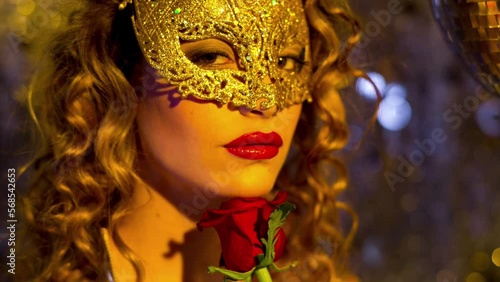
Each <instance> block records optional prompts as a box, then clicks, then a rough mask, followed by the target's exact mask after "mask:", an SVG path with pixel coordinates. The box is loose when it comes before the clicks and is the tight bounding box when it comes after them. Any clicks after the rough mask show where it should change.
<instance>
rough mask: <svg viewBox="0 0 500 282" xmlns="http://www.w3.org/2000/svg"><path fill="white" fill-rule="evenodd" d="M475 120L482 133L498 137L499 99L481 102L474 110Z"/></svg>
mask: <svg viewBox="0 0 500 282" xmlns="http://www.w3.org/2000/svg"><path fill="white" fill-rule="evenodd" d="M476 121H477V123H478V125H479V128H480V129H481V131H482V132H483V133H484V134H486V135H489V136H493V137H500V99H499V98H492V99H489V100H487V101H485V102H483V103H482V104H481V106H479V110H478V111H477V112H476Z"/></svg>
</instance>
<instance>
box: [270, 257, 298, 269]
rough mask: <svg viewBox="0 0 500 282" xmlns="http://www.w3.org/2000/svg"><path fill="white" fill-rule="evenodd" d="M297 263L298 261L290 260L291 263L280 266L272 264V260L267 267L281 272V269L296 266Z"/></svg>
mask: <svg viewBox="0 0 500 282" xmlns="http://www.w3.org/2000/svg"><path fill="white" fill-rule="evenodd" d="M298 263H299V261H298V260H296V261H294V262H292V263H291V264H289V265H287V266H285V267H281V268H280V267H278V266H277V265H276V264H274V262H273V263H271V265H269V268H270V269H272V270H274V271H276V272H283V271H287V270H289V269H290V268H292V267H296V266H297V264H298Z"/></svg>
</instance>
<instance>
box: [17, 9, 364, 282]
mask: <svg viewBox="0 0 500 282" xmlns="http://www.w3.org/2000/svg"><path fill="white" fill-rule="evenodd" d="M344 27H347V29H345V28H344ZM335 29H337V30H335ZM357 31H358V26H357V23H356V21H355V20H353V18H352V17H351V16H350V12H349V9H348V7H347V6H346V5H345V4H343V3H341V2H339V1H327V0H324V1H315V0H310V1H305V3H303V2H302V1H300V0H293V1H292V0H287V1H280V0H276V1H267V0H266V1H264V0H256V1H247V0H235V1H225V0H210V1H188V0H178V1H166V0H157V1H153V0H149V1H147V0H133V1H124V2H121V3H120V2H117V1H112V0H94V1H88V2H86V3H84V5H83V7H82V8H81V9H78V10H77V11H76V12H74V13H73V15H72V17H71V20H70V24H69V27H68V28H67V29H66V30H65V31H64V32H61V33H60V34H59V35H58V36H57V37H56V38H55V40H54V41H53V42H52V44H51V47H50V60H51V64H50V65H49V70H46V71H41V72H40V73H44V74H45V79H41V78H39V79H35V84H34V87H33V89H34V91H33V92H32V93H31V94H30V96H29V99H28V101H29V103H30V104H29V106H30V109H31V112H32V114H33V118H34V120H35V122H36V124H37V125H38V126H39V128H40V130H41V132H42V143H43V147H42V148H41V150H40V154H39V155H38V157H36V159H35V160H34V162H33V167H34V169H35V172H36V175H35V178H34V179H33V182H32V185H31V187H30V192H29V195H28V196H27V197H26V200H25V205H26V209H25V210H26V221H27V222H28V234H30V236H29V237H28V238H26V239H27V240H28V239H29V241H30V242H31V243H32V244H31V245H30V247H29V249H30V250H31V251H32V252H33V253H30V254H29V255H27V257H26V258H27V260H28V262H27V263H26V264H25V265H29V266H31V269H30V270H29V271H28V272H26V273H30V275H31V276H30V277H27V278H22V279H29V280H25V281H47V280H55V281H84V280H90V281H105V280H108V279H113V280H114V281H119V282H121V281H220V279H221V277H214V276H209V275H208V274H206V267H207V266H208V265H217V264H218V261H219V254H220V246H219V243H218V238H217V236H216V234H215V233H214V232H210V231H208V230H207V231H204V232H202V233H199V232H197V231H196V230H195V225H196V222H197V221H198V220H199V219H200V217H201V214H202V212H203V211H204V210H205V209H207V208H213V207H216V206H218V204H219V203H220V202H221V201H222V200H224V199H227V198H230V197H255V196H266V197H271V196H272V194H274V193H275V192H276V191H278V190H285V191H287V192H288V193H289V200H290V201H291V202H294V203H295V204H297V206H298V211H297V212H296V213H295V215H294V216H292V218H290V222H289V223H288V225H287V227H286V228H285V231H286V233H287V236H288V246H287V251H286V253H285V255H284V258H283V259H282V260H283V261H286V260H289V261H291V260H294V259H296V258H299V260H300V261H299V265H298V266H297V267H296V268H295V269H294V270H293V271H289V272H286V273H284V274H282V275H281V276H280V277H278V276H276V278H275V279H276V281H280V280H279V279H281V281H327V280H325V279H329V280H328V281H334V279H338V278H343V277H345V275H346V273H347V272H348V271H347V266H346V260H347V249H348V247H349V243H350V239H351V237H352V234H353V232H354V230H355V226H356V224H355V221H354V224H353V228H352V230H351V232H350V233H349V235H348V236H347V238H345V237H344V236H343V235H342V234H343V233H342V232H341V230H340V227H339V220H338V212H339V210H342V209H344V210H348V211H350V210H349V209H348V207H347V206H346V205H345V204H343V203H341V202H339V201H338V200H337V199H336V197H337V195H338V194H339V193H340V192H341V191H342V190H343V189H344V188H345V186H346V179H345V178H346V172H345V171H344V168H343V166H342V165H341V164H340V163H339V162H338V161H337V160H336V159H334V158H333V157H332V156H331V153H332V152H333V151H336V150H338V149H340V148H342V147H343V146H344V144H345V141H346V138H347V130H346V125H345V120H344V111H343V106H342V102H341V100H340V97H339V94H338V92H337V89H339V88H340V87H342V86H345V85H346V81H349V80H350V79H351V78H352V77H353V76H355V75H356V71H355V70H354V69H352V68H351V66H350V65H349V64H348V61H347V56H348V55H349V53H350V51H351V49H352V48H353V44H354V43H355V42H356V41H357V40H358V33H357ZM344 32H346V33H345V36H341V35H344ZM47 73H48V74H49V75H46V74H47ZM290 148H292V149H290ZM285 160H286V164H285ZM284 164H285V165H284ZM325 168H333V169H335V170H336V171H335V179H336V180H335V182H334V183H333V184H332V183H329V181H328V179H329V178H331V175H330V174H331V173H329V172H328V171H326V170H325ZM319 240H329V241H331V242H333V250H332V251H333V254H330V253H328V251H329V250H326V252H325V251H319V250H316V249H317V248H316V247H317V246H318V242H319ZM110 276H111V277H110ZM322 279H323V280H322Z"/></svg>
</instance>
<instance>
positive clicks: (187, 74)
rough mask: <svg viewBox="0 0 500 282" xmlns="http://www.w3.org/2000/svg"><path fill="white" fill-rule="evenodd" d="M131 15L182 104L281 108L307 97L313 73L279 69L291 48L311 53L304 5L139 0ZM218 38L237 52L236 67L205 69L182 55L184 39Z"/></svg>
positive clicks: (290, 1) (279, 0)
mask: <svg viewBox="0 0 500 282" xmlns="http://www.w3.org/2000/svg"><path fill="white" fill-rule="evenodd" d="M134 10H135V11H134V15H133V17H132V21H133V25H134V29H135V33H136V37H137V39H138V42H139V45H140V47H141V50H142V52H143V54H144V57H145V58H146V61H147V62H148V63H149V64H150V65H151V66H152V67H153V68H154V69H155V70H156V71H157V72H158V73H159V74H160V75H161V76H163V77H164V78H166V79H167V80H168V81H169V83H170V84H172V85H174V86H176V87H177V88H178V92H179V94H180V96H181V98H186V97H187V96H188V95H193V96H194V97H196V98H198V99H202V100H215V101H218V102H220V103H222V104H227V103H231V104H233V105H234V106H236V107H238V106H246V107H248V108H250V109H254V108H256V107H257V106H258V105H257V101H258V100H259V103H260V105H259V106H260V108H261V109H268V108H271V107H273V106H275V105H276V106H277V109H278V110H282V109H284V108H286V107H288V106H290V105H292V104H298V103H302V102H303V101H304V100H306V99H310V93H309V82H310V76H311V69H310V67H309V65H308V64H306V65H304V67H303V68H301V69H300V70H291V71H290V70H284V69H280V68H279V67H278V61H279V59H280V55H281V54H280V53H281V52H282V51H283V50H284V49H285V48H287V47H288V46H293V45H299V46H302V47H306V50H307V49H308V48H309V35H308V27H307V22H306V19H305V17H304V12H303V7H302V1H299V0H251V1H249V0H204V1H191V0H178V1H172V0H170V1H169V0H134ZM211 38H215V39H219V40H222V41H225V42H226V43H228V44H229V45H230V46H231V47H232V48H233V50H234V51H235V54H236V58H237V63H238V65H239V69H204V68H201V67H199V66H197V65H196V64H194V63H193V62H191V61H190V60H189V59H188V58H187V57H186V55H185V54H184V52H183V51H182V50H181V42H182V41H197V40H204V39H211Z"/></svg>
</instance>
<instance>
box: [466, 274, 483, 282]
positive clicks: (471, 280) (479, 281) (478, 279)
mask: <svg viewBox="0 0 500 282" xmlns="http://www.w3.org/2000/svg"><path fill="white" fill-rule="evenodd" d="M465 282H486V279H485V278H484V276H483V275H481V273H478V272H472V273H471V274H469V275H467V279H466V280H465Z"/></svg>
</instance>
